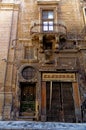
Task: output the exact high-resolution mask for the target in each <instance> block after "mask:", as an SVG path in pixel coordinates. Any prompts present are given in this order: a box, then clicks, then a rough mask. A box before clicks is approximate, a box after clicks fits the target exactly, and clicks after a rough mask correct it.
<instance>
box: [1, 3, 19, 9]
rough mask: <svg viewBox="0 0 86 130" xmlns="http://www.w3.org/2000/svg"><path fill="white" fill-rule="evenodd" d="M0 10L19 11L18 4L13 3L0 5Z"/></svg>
mask: <svg viewBox="0 0 86 130" xmlns="http://www.w3.org/2000/svg"><path fill="white" fill-rule="evenodd" d="M0 9H2V10H13V9H14V10H19V4H14V3H0Z"/></svg>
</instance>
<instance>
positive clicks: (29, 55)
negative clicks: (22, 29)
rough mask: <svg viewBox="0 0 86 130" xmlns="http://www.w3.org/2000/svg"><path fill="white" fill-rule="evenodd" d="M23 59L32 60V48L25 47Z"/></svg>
mask: <svg viewBox="0 0 86 130" xmlns="http://www.w3.org/2000/svg"><path fill="white" fill-rule="evenodd" d="M24 58H25V59H33V58H34V50H33V47H25V52H24Z"/></svg>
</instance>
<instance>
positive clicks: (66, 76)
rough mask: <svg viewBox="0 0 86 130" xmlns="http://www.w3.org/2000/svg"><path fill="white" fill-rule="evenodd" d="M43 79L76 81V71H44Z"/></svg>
mask: <svg viewBox="0 0 86 130" xmlns="http://www.w3.org/2000/svg"><path fill="white" fill-rule="evenodd" d="M42 80H43V81H75V80H76V77H75V73H43V74H42Z"/></svg>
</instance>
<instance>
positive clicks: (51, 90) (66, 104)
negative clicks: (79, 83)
mask: <svg viewBox="0 0 86 130" xmlns="http://www.w3.org/2000/svg"><path fill="white" fill-rule="evenodd" d="M46 118H47V121H57V122H60V121H61V122H75V108H74V100H73V88H72V83H70V82H63V83H61V82H46Z"/></svg>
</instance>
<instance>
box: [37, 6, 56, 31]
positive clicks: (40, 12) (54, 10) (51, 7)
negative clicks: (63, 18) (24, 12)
mask: <svg viewBox="0 0 86 130" xmlns="http://www.w3.org/2000/svg"><path fill="white" fill-rule="evenodd" d="M51 10H52V11H53V14H54V18H53V24H55V23H57V20H58V17H57V10H58V6H57V5H52V6H51V5H39V23H40V24H41V25H42V12H43V11H51ZM54 30H55V28H53V31H54ZM40 31H41V32H49V31H43V29H42V26H41V27H40ZM51 32H52V31H51Z"/></svg>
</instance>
